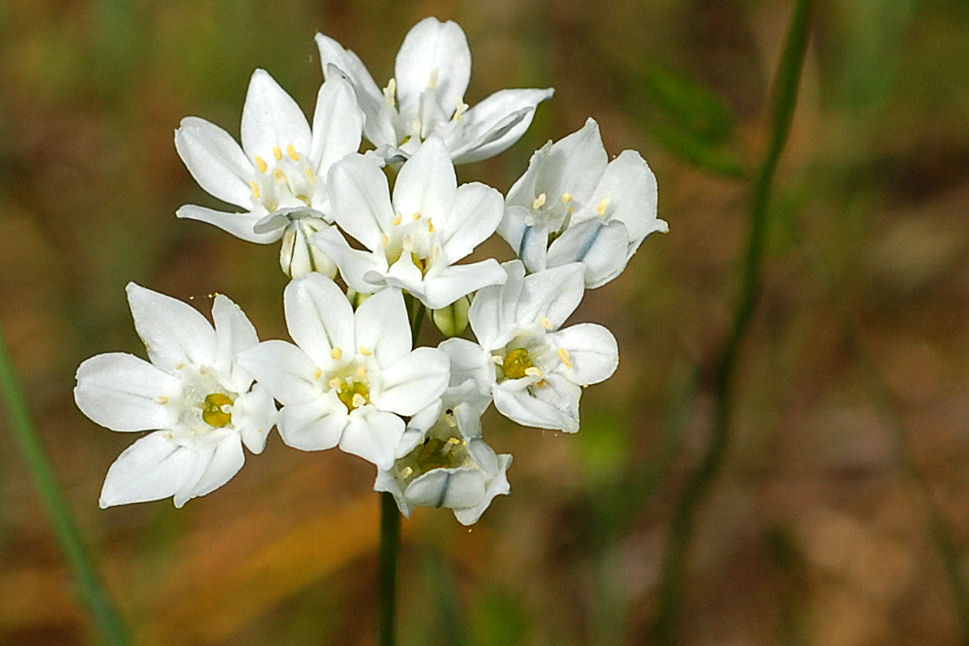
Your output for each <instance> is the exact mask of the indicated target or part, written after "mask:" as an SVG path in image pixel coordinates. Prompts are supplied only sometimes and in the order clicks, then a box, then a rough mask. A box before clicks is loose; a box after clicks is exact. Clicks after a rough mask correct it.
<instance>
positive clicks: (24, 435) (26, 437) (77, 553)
mask: <svg viewBox="0 0 969 646" xmlns="http://www.w3.org/2000/svg"><path fill="white" fill-rule="evenodd" d="M0 392H2V394H3V398H4V400H5V402H6V404H7V409H8V411H9V413H10V421H11V425H12V426H13V431H14V436H15V437H16V440H17V444H18V445H19V447H20V451H21V452H22V453H23V456H24V459H25V460H26V461H27V466H28V467H29V469H30V472H31V473H32V474H33V476H34V481H35V483H36V485H37V489H38V490H39V491H40V495H41V498H42V500H43V503H44V506H45V507H46V508H47V514H48V516H49V517H50V523H51V527H52V528H53V530H54V535H55V536H56V538H57V542H58V544H59V545H60V548H61V551H62V552H63V553H64V557H65V558H66V559H67V562H68V564H69V565H70V567H71V569H72V570H73V571H74V578H75V580H76V581H77V586H78V594H79V595H80V597H81V601H82V602H83V603H84V605H86V606H87V608H88V611H89V612H90V613H91V615H93V617H94V620H95V622H96V623H97V625H98V629H99V630H100V631H101V636H102V638H103V640H104V643H106V644H110V645H112V646H123V645H126V644H128V643H130V640H129V638H128V634H127V631H126V629H125V627H124V624H123V623H122V621H121V618H120V616H119V615H118V612H117V610H116V608H115V606H114V603H113V602H112V601H111V598H110V597H109V596H108V593H107V592H106V591H105V589H104V586H103V584H102V583H101V580H100V578H99V577H98V573H97V571H96V570H95V568H94V564H93V563H92V561H91V557H90V555H89V554H88V551H87V548H86V547H85V546H84V541H83V540H82V538H81V534H80V532H79V531H78V528H77V525H76V524H75V522H74V518H73V516H72V515H71V511H70V509H69V508H68V506H67V501H66V500H65V498H64V494H63V492H62V490H61V488H60V485H59V484H58V483H57V479H56V477H55V476H54V470H53V467H52V466H51V463H50V460H49V458H48V457H47V453H46V451H45V449H44V445H43V443H42V442H41V440H40V436H39V435H38V433H37V427H36V425H35V424H34V421H33V418H32V417H31V414H30V410H29V407H28V404H27V399H26V397H24V394H23V390H22V389H21V386H20V381H19V380H18V379H17V374H16V371H15V370H14V367H13V362H12V361H11V359H10V353H9V352H8V350H7V345H6V341H5V340H4V336H3V329H2V328H0Z"/></svg>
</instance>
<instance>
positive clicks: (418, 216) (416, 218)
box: [414, 211, 421, 220]
mask: <svg viewBox="0 0 969 646" xmlns="http://www.w3.org/2000/svg"><path fill="white" fill-rule="evenodd" d="M414 219H415V220H420V219H421V212H420V211H417V212H416V213H414Z"/></svg>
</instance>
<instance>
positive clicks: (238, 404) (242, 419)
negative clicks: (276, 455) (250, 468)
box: [232, 383, 277, 454]
mask: <svg viewBox="0 0 969 646" xmlns="http://www.w3.org/2000/svg"><path fill="white" fill-rule="evenodd" d="M276 416H277V411H276V402H274V401H273V396H272V394H271V393H270V392H269V389H268V388H266V387H264V386H263V385H262V384H258V383H256V384H253V385H252V390H250V391H249V392H247V393H243V394H241V395H239V396H238V397H236V400H235V402H233V404H232V426H233V428H235V429H236V430H237V431H239V433H240V434H241V435H242V441H243V443H244V444H245V445H246V448H248V449H249V450H250V451H252V452H253V453H256V454H259V453H262V451H263V449H264V448H266V440H267V439H268V438H269V432H270V431H271V430H272V428H273V426H274V425H275V424H276Z"/></svg>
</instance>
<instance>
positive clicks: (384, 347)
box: [353, 289, 411, 367]
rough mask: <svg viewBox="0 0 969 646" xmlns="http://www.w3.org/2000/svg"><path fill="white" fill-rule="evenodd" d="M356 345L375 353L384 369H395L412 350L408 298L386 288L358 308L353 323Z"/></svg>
mask: <svg viewBox="0 0 969 646" xmlns="http://www.w3.org/2000/svg"><path fill="white" fill-rule="evenodd" d="M353 325H354V330H355V338H356V346H357V347H358V348H359V347H365V348H367V349H369V350H371V351H372V352H373V354H374V357H376V359H377V363H378V364H379V365H380V366H381V367H385V366H391V365H393V364H395V363H397V362H398V361H400V360H401V359H403V358H404V357H405V356H407V354H408V353H409V352H410V351H411V333H410V323H409V322H408V320H407V309H406V308H405V306H404V297H403V295H402V294H401V293H400V291H399V290H397V289H384V290H381V291H379V292H377V293H376V294H374V295H373V296H371V297H370V298H368V299H367V300H365V301H364V302H363V303H362V304H361V305H360V307H358V308H357V311H356V313H355V314H354V320H353Z"/></svg>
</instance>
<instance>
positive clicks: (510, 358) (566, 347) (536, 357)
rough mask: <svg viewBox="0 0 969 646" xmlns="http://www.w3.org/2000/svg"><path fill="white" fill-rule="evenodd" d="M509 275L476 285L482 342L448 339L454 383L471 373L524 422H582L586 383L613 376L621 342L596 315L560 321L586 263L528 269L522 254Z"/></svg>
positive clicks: (576, 298) (475, 322)
mask: <svg viewBox="0 0 969 646" xmlns="http://www.w3.org/2000/svg"><path fill="white" fill-rule="evenodd" d="M503 268H504V269H505V270H506V271H507V273H508V280H507V281H506V282H505V283H504V284H503V285H499V286H493V287H487V288H485V289H482V290H481V291H479V292H478V294H477V295H476V296H475V299H474V302H473V303H472V304H471V309H470V310H469V312H468V318H469V319H470V322H471V330H472V331H473V332H474V336H475V338H476V339H477V343H474V342H472V341H468V340H466V339H459V338H454V339H448V340H447V341H444V342H442V343H441V344H440V346H438V347H439V348H440V349H441V350H443V351H444V352H446V353H447V355H448V357H449V358H450V359H451V383H452V384H459V383H462V382H463V381H464V380H471V381H472V382H473V383H474V384H476V387H477V389H478V391H479V392H480V393H482V394H487V395H490V396H491V397H492V398H493V399H494V403H495V408H496V409H498V412H499V413H501V414H502V415H504V416H505V417H508V418H509V419H511V420H513V421H515V422H518V423H519V424H523V425H525V426H535V427H538V428H548V429H559V430H562V431H566V432H569V433H574V432H576V431H578V430H579V398H580V396H581V394H582V388H583V387H584V386H588V385H590V384H595V383H599V382H600V381H603V380H605V379H608V378H609V377H610V376H612V373H613V372H615V370H616V367H617V366H618V365H619V350H618V346H617V344H616V339H615V337H613V335H612V333H611V332H610V331H609V330H607V329H606V328H605V327H603V326H601V325H597V324H595V323H579V324H577V325H572V326H569V327H566V328H562V324H563V323H564V322H565V320H566V319H567V318H568V317H569V316H570V315H571V314H572V312H573V311H575V308H576V307H578V305H579V302H580V301H581V300H582V296H583V293H584V290H585V285H584V281H583V275H584V272H585V267H583V265H582V264H581V263H571V264H569V265H563V266H561V267H555V268H552V269H546V270H544V271H541V272H537V273H534V274H530V275H528V276H526V275H525V267H524V266H523V265H522V263H521V262H520V261H517V260H514V261H511V262H507V263H505V264H504V265H503Z"/></svg>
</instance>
